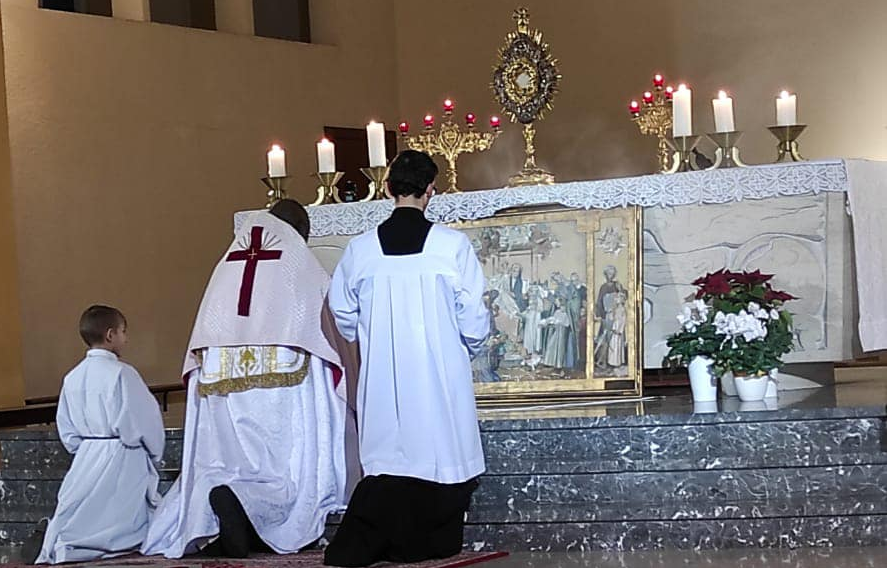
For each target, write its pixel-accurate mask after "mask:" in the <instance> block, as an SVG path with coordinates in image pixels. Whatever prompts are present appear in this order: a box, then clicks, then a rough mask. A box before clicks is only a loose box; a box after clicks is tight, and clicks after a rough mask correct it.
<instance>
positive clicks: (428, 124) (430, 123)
mask: <svg viewBox="0 0 887 568" xmlns="http://www.w3.org/2000/svg"><path fill="white" fill-rule="evenodd" d="M422 122H423V123H424V124H425V128H431V127H432V126H434V117H433V116H431V115H430V114H426V115H425V118H423V119H422Z"/></svg>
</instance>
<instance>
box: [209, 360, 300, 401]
mask: <svg viewBox="0 0 887 568" xmlns="http://www.w3.org/2000/svg"><path fill="white" fill-rule="evenodd" d="M307 376H308V365H305V366H304V367H303V368H301V369H299V370H298V371H295V372H293V373H276V374H275V373H269V374H267V375H252V376H249V377H240V378H236V379H221V380H219V381H216V382H213V383H200V384H199V385H197V392H198V393H200V396H210V395H215V396H224V395H228V394H231V393H235V392H245V391H248V390H251V389H274V388H280V387H293V386H297V385H301V384H302V383H303V382H305V377H307Z"/></svg>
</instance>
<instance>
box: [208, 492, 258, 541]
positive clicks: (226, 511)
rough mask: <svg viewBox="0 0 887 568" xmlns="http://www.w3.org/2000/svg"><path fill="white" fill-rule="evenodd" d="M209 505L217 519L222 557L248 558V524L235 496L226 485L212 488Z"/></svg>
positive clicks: (244, 512) (241, 506)
mask: <svg viewBox="0 0 887 568" xmlns="http://www.w3.org/2000/svg"><path fill="white" fill-rule="evenodd" d="M209 505H210V507H212V509H213V512H214V513H215V514H216V516H217V517H218V518H219V539H218V541H216V542H218V543H219V544H220V545H221V550H222V555H223V556H225V557H227V558H247V557H249V545H250V532H249V527H250V522H249V517H247V516H246V511H244V510H243V505H241V504H240V500H238V499H237V495H235V494H234V492H233V491H231V488H230V487H228V486H227V485H219V486H218V487H213V489H212V491H210V492H209Z"/></svg>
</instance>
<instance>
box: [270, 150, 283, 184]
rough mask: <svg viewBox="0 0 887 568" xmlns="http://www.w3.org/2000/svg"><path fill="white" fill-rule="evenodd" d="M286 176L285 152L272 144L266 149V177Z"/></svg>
mask: <svg viewBox="0 0 887 568" xmlns="http://www.w3.org/2000/svg"><path fill="white" fill-rule="evenodd" d="M284 176H286V152H285V151H284V150H283V148H281V147H280V146H279V145H277V144H274V145H273V146H271V150H269V151H268V177H272V178H274V177H284Z"/></svg>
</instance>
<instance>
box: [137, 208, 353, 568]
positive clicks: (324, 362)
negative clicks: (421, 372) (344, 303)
mask: <svg viewBox="0 0 887 568" xmlns="http://www.w3.org/2000/svg"><path fill="white" fill-rule="evenodd" d="M308 227H309V221H308V215H307V213H306V212H305V209H304V208H302V206H301V205H299V204H298V203H296V202H294V201H289V200H284V201H281V202H278V203H277V204H276V205H275V206H274V207H273V208H272V209H271V211H270V212H265V211H259V212H251V213H249V214H247V216H246V218H245V219H244V221H243V223H242V225H241V227H240V228H239V229H238V230H237V231H236V234H235V238H234V241H233V242H232V243H231V246H230V247H229V248H228V250H227V252H226V253H225V255H224V256H223V257H222V259H221V260H220V261H219V263H218V265H217V266H216V268H215V271H214V272H213V275H212V278H211V279H210V282H209V285H208V286H207V289H206V292H205V294H204V297H203V301H202V303H201V305H200V310H199V312H198V314H197V320H196V322H195V324H194V330H193V332H192V335H191V341H190V344H189V346H188V352H187V354H186V356H185V366H184V370H183V377H184V380H185V381H186V383H187V387H188V389H187V410H186V415H185V429H184V451H183V455H182V469H181V475H180V476H179V479H178V480H177V481H176V482H175V484H174V485H173V486H172V488H171V489H170V490H169V492H168V493H167V494H166V496H165V497H164V499H163V502H162V503H161V505H160V507H159V508H158V510H157V512H156V514H155V517H154V519H153V521H152V523H151V526H150V528H149V530H148V536H147V538H146V539H145V544H144V546H143V548H142V552H143V554H163V555H164V556H166V557H168V558H178V557H181V556H183V555H185V554H191V553H195V552H198V551H200V552H202V553H203V554H205V555H209V556H227V557H245V556H248V555H249V553H250V552H258V551H268V550H273V551H274V552H278V553H289V552H297V551H298V550H300V549H302V548H304V547H306V546H307V545H310V544H311V543H312V542H314V541H316V540H317V539H318V538H320V536H321V535H322V534H323V531H324V527H325V523H326V517H327V515H328V514H329V513H331V512H334V511H337V510H341V509H343V508H344V503H345V499H346V496H345V483H346V480H345V477H346V472H345V449H344V443H345V441H344V440H345V413H346V407H345V390H346V389H345V381H344V379H343V378H342V373H341V371H340V369H341V366H342V364H341V362H340V358H339V355H338V353H337V351H336V349H335V348H334V347H333V343H335V340H332V341H331V339H330V338H329V335H328V334H327V335H325V334H324V329H327V330H329V329H330V328H331V327H334V325H333V324H332V320H331V319H326V317H327V316H326V315H325V314H326V312H325V310H326V308H325V306H324V300H325V297H326V293H327V288H328V286H329V276H328V275H327V273H326V272H325V271H324V269H323V267H322V266H321V265H320V263H319V262H318V261H317V259H316V258H315V257H314V255H313V254H312V253H311V251H310V250H309V249H308V246H307V244H306V242H305V241H306V239H307V237H308ZM324 322H326V323H324Z"/></svg>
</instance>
